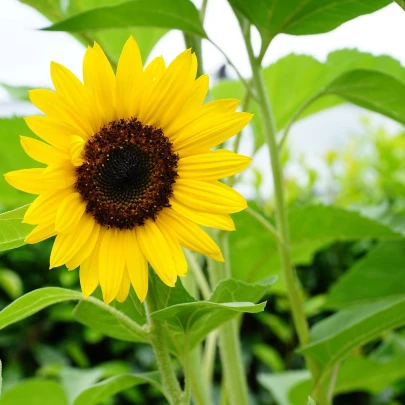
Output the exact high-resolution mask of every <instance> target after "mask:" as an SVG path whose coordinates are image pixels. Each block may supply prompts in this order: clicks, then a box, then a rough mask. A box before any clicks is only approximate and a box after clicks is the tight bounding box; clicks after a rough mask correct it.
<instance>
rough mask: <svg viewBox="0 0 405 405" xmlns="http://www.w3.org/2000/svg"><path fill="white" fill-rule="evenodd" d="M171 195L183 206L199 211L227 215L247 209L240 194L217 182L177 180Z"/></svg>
mask: <svg viewBox="0 0 405 405" xmlns="http://www.w3.org/2000/svg"><path fill="white" fill-rule="evenodd" d="M173 194H174V197H175V198H176V199H177V200H178V201H180V202H181V203H183V204H184V205H187V206H189V207H191V208H195V209H197V210H199V211H205V212H212V213H219V214H229V213H232V212H239V211H242V210H244V209H245V208H246V207H247V203H246V200H245V198H244V197H243V196H242V195H241V194H239V193H238V192H237V191H235V190H233V189H232V188H230V187H228V186H225V184H222V183H220V182H219V181H213V182H207V181H200V180H189V179H177V180H176V183H175V184H174V185H173Z"/></svg>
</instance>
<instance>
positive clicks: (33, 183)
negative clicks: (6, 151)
mask: <svg viewBox="0 0 405 405" xmlns="http://www.w3.org/2000/svg"><path fill="white" fill-rule="evenodd" d="M44 171H45V169H23V170H15V171H14V172H8V173H6V174H5V175H4V177H5V179H6V181H7V183H8V184H10V185H11V186H13V187H14V188H16V189H18V190H21V191H24V192H26V193H30V194H41V193H44V192H46V191H49V189H50V188H51V186H52V183H50V182H49V181H47V180H44V179H43V178H42V175H43V173H44Z"/></svg>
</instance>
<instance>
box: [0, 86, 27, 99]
mask: <svg viewBox="0 0 405 405" xmlns="http://www.w3.org/2000/svg"><path fill="white" fill-rule="evenodd" d="M0 87H3V89H4V90H6V91H7V93H8V94H9V96H10V97H11V98H12V99H14V100H19V101H29V97H28V91H29V90H31V87H27V86H10V85H9V84H5V83H0Z"/></svg>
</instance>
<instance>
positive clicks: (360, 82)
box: [323, 69, 405, 124]
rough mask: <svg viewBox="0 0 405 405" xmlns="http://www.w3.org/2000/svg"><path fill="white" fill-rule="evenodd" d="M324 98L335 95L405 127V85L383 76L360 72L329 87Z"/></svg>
mask: <svg viewBox="0 0 405 405" xmlns="http://www.w3.org/2000/svg"><path fill="white" fill-rule="evenodd" d="M323 93H324V94H334V95H337V96H339V97H342V98H344V99H345V100H347V101H349V102H351V103H353V104H356V105H358V106H360V107H363V108H367V109H369V110H371V111H375V112H378V113H380V114H383V115H385V116H387V117H389V118H392V119H394V120H396V121H398V122H400V123H402V124H404V123H405V106H404V104H403V103H401V100H404V97H405V82H404V81H401V80H398V79H396V78H395V77H393V76H390V75H388V74H386V73H383V72H378V71H373V70H365V69H356V70H352V71H349V72H347V73H345V74H343V75H342V76H340V77H338V78H337V79H336V80H334V81H332V82H331V83H329V84H328V86H327V87H326V88H325V89H324V90H323Z"/></svg>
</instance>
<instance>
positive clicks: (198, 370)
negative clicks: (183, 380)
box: [186, 346, 211, 405]
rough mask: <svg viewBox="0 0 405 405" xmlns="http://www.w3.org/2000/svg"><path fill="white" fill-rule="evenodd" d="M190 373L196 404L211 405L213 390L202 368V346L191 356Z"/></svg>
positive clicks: (194, 350)
mask: <svg viewBox="0 0 405 405" xmlns="http://www.w3.org/2000/svg"><path fill="white" fill-rule="evenodd" d="M188 373H189V376H190V382H191V388H192V391H193V401H194V404H195V405H211V398H210V396H211V394H210V393H211V389H210V387H209V385H210V384H209V380H207V379H206V378H205V375H204V374H203V369H202V367H201V346H198V347H196V348H195V349H193V350H192V351H191V352H190V354H189V370H188ZM186 377H187V376H186Z"/></svg>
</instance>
